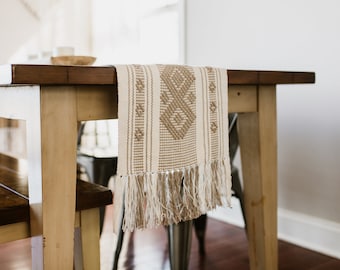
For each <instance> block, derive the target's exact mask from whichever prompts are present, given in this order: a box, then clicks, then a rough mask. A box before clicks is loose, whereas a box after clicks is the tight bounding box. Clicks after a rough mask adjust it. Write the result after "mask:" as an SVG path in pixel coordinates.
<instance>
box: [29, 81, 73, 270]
mask: <svg viewBox="0 0 340 270" xmlns="http://www.w3.org/2000/svg"><path fill="white" fill-rule="evenodd" d="M68 88H71V86H69V87H68ZM34 95H36V98H35V99H34V100H35V104H30V106H32V110H35V111H36V113H32V117H31V118H30V119H28V121H27V139H28V149H27V152H28V163H29V170H28V171H29V193H30V206H31V229H32V234H33V235H35V237H33V238H32V268H33V269H48V270H53V269H65V270H67V269H72V268H73V239H74V222H75V201H76V198H75V197H76V142H77V119H76V118H77V117H76V116H77V115H76V98H75V97H76V94H75V91H72V90H70V89H67V87H62V86H61V87H46V86H45V87H43V86H42V87H41V89H40V91H35V92H34ZM41 234H42V237H41Z"/></svg>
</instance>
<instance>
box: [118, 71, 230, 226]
mask: <svg viewBox="0 0 340 270" xmlns="http://www.w3.org/2000/svg"><path fill="white" fill-rule="evenodd" d="M116 70H117V81H118V97H119V107H118V126H119V128H118V130H119V131H118V137H119V147H118V172H117V177H116V179H115V202H114V209H115V215H116V216H120V214H119V213H120V212H121V211H122V210H124V220H123V224H122V227H123V230H124V231H126V230H128V231H132V230H134V229H143V228H148V227H155V226H158V225H161V224H162V225H169V224H176V223H178V222H181V221H186V220H191V219H194V218H197V217H199V216H200V215H201V214H204V213H206V212H207V211H209V210H211V209H214V208H215V207H216V206H220V205H224V206H229V204H230V194H231V176H230V163H229V138H228V92H227V87H228V83H227V74H226V70H225V69H219V68H211V67H190V66H180V65H119V66H116ZM118 221H119V220H117V219H116V222H115V226H119V222H118Z"/></svg>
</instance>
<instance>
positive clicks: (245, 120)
mask: <svg viewBox="0 0 340 270" xmlns="http://www.w3.org/2000/svg"><path fill="white" fill-rule="evenodd" d="M238 124H239V126H238V128H239V141H240V150H241V161H242V169H243V181H244V200H245V210H246V217H247V230H248V239H249V257H250V269H251V270H255V269H256V270H275V269H277V268H278V243H277V134H276V89H275V86H270V85H269V86H260V87H259V88H258V112H255V113H244V114H239V120H238Z"/></svg>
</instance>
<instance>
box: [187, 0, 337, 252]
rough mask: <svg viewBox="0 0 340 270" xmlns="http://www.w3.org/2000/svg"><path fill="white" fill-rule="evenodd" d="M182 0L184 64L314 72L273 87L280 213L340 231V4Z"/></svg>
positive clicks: (332, 0)
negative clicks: (309, 81)
mask: <svg viewBox="0 0 340 270" xmlns="http://www.w3.org/2000/svg"><path fill="white" fill-rule="evenodd" d="M186 4H187V6H186V14H187V17H186V33H187V40H186V44H187V46H186V61H187V63H189V64H194V65H215V66H221V67H227V68H230V69H274V70H293V71H315V72H316V84H315V85H286V86H279V87H278V89H279V90H278V97H277V98H278V101H277V103H278V161H279V164H278V165H279V167H278V168H279V170H278V174H279V175H278V177H279V208H280V211H279V213H281V212H284V213H294V215H295V214H296V215H297V216H300V217H301V220H303V219H304V217H306V216H307V217H310V218H311V219H310V220H313V222H314V221H315V220H318V223H322V222H324V223H327V224H332V226H333V227H332V228H333V229H335V231H336V232H337V233H339V232H340V230H339V228H340V212H339V205H340V81H339V77H340V68H339V67H340V49H339V48H340V16H339V10H340V2H339V1H337V0H326V1H318V0H213V1H208V0H186ZM281 210H282V211H281ZM295 217H296V216H295ZM292 220H293V218H292ZM329 222H330V223H329ZM293 223H294V222H293ZM281 224H283V222H282V223H281ZM279 228H281V229H282V230H284V229H285V228H282V227H280V217H279ZM281 229H280V230H281ZM287 233H288V234H290V232H289V231H288V232H285V234H287ZM291 233H292V235H293V232H291ZM320 233H321V234H322V232H320ZM292 235H291V236H292ZM306 237H308V236H306ZM286 238H290V236H289V235H288V236H287V237H286ZM320 238H321V237H320ZM304 240H308V239H303V240H301V241H302V242H303V241H304ZM319 240H320V239H319ZM320 241H321V240H320ZM316 249H318V248H316ZM325 249H327V247H325ZM336 252H337V253H336V254H335V255H336V256H339V257H340V249H339V248H338V250H337V251H336ZM333 255H334V254H333Z"/></svg>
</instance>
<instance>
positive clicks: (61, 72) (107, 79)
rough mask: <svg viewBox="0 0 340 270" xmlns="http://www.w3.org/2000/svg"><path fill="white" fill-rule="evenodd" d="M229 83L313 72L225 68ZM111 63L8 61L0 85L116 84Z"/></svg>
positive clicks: (310, 79)
mask: <svg viewBox="0 0 340 270" xmlns="http://www.w3.org/2000/svg"><path fill="white" fill-rule="evenodd" d="M227 72H228V84H229V85H257V84H297V83H314V82H315V73H314V72H293V71H265V70H227ZM116 79H117V78H116V69H115V68H114V67H113V66H57V65H32V64H8V65H1V66H0V84H3V85H8V84H42V85H55V84H59V85H62V84H71V85H73V84H78V85H84V84H85V85H89V84H90V85H91V84H93V85H112V84H116V82H117V80H116Z"/></svg>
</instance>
